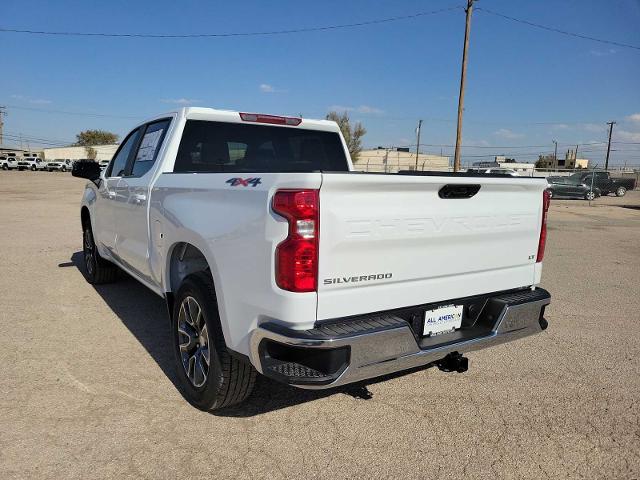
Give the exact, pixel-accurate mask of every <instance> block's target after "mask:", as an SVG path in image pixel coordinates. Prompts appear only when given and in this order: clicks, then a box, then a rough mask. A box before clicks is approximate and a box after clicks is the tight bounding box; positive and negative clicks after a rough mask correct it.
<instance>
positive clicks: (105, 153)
mask: <svg viewBox="0 0 640 480" xmlns="http://www.w3.org/2000/svg"><path fill="white" fill-rule="evenodd" d="M118 147H119V145H117V144H114V145H94V146H93V147H79V146H69V147H55V148H45V149H44V159H45V160H56V159H60V158H64V159H67V158H68V159H70V160H80V159H83V158H89V152H88V148H93V149H94V150H95V151H96V161H98V162H99V161H100V160H111V157H113V154H114V153H116V150H117V149H118Z"/></svg>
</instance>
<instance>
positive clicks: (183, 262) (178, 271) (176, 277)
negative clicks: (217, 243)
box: [164, 241, 228, 338]
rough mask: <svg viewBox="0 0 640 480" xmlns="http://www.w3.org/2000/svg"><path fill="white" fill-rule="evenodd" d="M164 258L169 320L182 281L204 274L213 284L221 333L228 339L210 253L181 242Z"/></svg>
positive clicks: (199, 247)
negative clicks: (194, 274) (195, 274)
mask: <svg viewBox="0 0 640 480" xmlns="http://www.w3.org/2000/svg"><path fill="white" fill-rule="evenodd" d="M165 258H166V265H165V272H164V289H165V298H166V302H167V309H168V311H169V318H171V315H172V312H173V305H174V298H175V294H176V292H177V291H178V288H180V285H181V284H182V282H183V281H184V279H185V278H186V277H187V276H189V275H191V274H193V273H198V272H204V273H206V274H207V275H208V276H209V277H210V278H211V281H212V282H213V288H214V291H215V295H216V303H217V305H218V313H219V315H220V323H221V324H222V331H223V333H224V335H225V338H228V329H227V325H226V321H225V319H226V315H225V312H224V307H223V302H222V298H221V297H222V292H221V290H220V288H219V286H220V279H219V278H218V272H217V270H216V266H215V261H214V260H213V258H212V256H211V254H210V252H208V251H207V250H206V249H204V248H202V247H201V246H200V245H199V244H198V243H197V242H193V241H182V242H175V243H173V244H172V245H171V246H170V247H169V249H168V250H167V255H166V257H165Z"/></svg>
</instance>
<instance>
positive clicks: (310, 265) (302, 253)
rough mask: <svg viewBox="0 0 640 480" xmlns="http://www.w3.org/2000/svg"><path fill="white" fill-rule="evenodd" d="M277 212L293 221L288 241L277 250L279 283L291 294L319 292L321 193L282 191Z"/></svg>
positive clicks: (277, 195) (275, 202) (276, 197)
mask: <svg viewBox="0 0 640 480" xmlns="http://www.w3.org/2000/svg"><path fill="white" fill-rule="evenodd" d="M272 208H273V211H274V212H276V213H277V214H278V215H281V216H283V217H284V218H286V219H287V221H288V222H289V234H288V235H287V238H286V239H285V240H284V241H282V242H281V243H280V244H279V245H278V246H277V247H276V256H275V263H276V284H277V285H278V286H279V287H280V288H282V289H283V290H289V291H290V292H315V291H316V289H317V285H318V232H319V228H320V225H319V221H320V216H319V210H320V198H319V195H318V190H278V191H277V192H276V193H275V195H274V196H273V203H272Z"/></svg>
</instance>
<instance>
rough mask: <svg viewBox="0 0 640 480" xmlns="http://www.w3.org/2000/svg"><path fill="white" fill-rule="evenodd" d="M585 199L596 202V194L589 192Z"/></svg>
mask: <svg viewBox="0 0 640 480" xmlns="http://www.w3.org/2000/svg"><path fill="white" fill-rule="evenodd" d="M584 199H585V200H595V199H596V192H587V193H585V194H584Z"/></svg>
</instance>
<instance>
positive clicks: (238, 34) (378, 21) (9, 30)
mask: <svg viewBox="0 0 640 480" xmlns="http://www.w3.org/2000/svg"><path fill="white" fill-rule="evenodd" d="M460 8H462V7H461V6H459V5H456V6H455V7H448V8H441V9H438V10H432V11H429V12H417V13H412V14H409V15H398V16H395V17H387V18H379V19H375V20H368V21H364V22H356V23H344V24H338V25H325V26H320V27H307V28H292V29H286V30H270V31H262V32H228V33H189V34H165V33H157V34H156V33H104V32H64V31H46V30H21V29H17V28H0V32H5V33H23V34H31V35H58V36H83V37H117V38H215V37H217V38H220V37H254V36H265V35H288V34H292V33H307V32H322V31H327V30H338V29H345V28H355V27H364V26H368V25H378V24H381V23H390V22H398V21H401V20H410V19H414V18H420V17H426V16H428V15H435V14H437V13H444V12H449V11H452V10H458V9H460Z"/></svg>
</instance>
